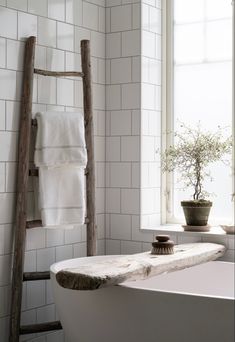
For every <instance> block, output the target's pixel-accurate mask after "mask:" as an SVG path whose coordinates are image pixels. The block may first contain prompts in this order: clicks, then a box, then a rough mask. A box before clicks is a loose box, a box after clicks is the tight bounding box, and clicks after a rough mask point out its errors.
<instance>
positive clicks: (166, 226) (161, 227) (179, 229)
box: [142, 224, 235, 239]
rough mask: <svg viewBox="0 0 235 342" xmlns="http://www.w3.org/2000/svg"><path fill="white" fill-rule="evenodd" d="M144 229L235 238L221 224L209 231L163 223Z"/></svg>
mask: <svg viewBox="0 0 235 342" xmlns="http://www.w3.org/2000/svg"><path fill="white" fill-rule="evenodd" d="M142 230H143V231H144V230H148V231H161V232H164V233H179V234H184V235H187V236H190V235H194V236H195V235H196V236H211V235H214V236H228V237H230V238H233V239H234V238H235V235H234V234H227V233H226V232H225V231H224V230H223V229H222V228H221V227H219V226H212V227H211V229H210V231H209V232H189V231H184V229H183V228H182V226H181V225H180V224H163V225H159V226H157V227H155V228H152V229H150V228H148V229H144V228H142Z"/></svg>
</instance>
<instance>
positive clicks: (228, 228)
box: [220, 225, 235, 234]
mask: <svg viewBox="0 0 235 342" xmlns="http://www.w3.org/2000/svg"><path fill="white" fill-rule="evenodd" d="M220 227H221V228H223V230H224V231H225V232H226V233H227V234H235V226H226V225H223V226H220Z"/></svg>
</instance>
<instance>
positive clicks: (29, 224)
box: [26, 220, 42, 229]
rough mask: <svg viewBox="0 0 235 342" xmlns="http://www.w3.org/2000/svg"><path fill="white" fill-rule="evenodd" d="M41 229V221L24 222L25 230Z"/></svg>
mask: <svg viewBox="0 0 235 342" xmlns="http://www.w3.org/2000/svg"><path fill="white" fill-rule="evenodd" d="M37 227H42V221H41V220H33V221H27V222H26V228H27V229H30V228H37Z"/></svg>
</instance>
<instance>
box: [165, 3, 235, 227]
mask: <svg viewBox="0 0 235 342" xmlns="http://www.w3.org/2000/svg"><path fill="white" fill-rule="evenodd" d="M165 3H166V8H165V9H164V14H165V15H164V17H165V25H164V29H165V30H164V31H165V39H164V48H163V53H165V56H163V59H165V60H166V62H165V65H164V69H163V70H165V91H164V92H163V97H164V101H163V132H165V134H163V148H164V147H166V146H169V144H171V143H172V142H173V138H172V132H173V131H175V130H178V129H179V124H180V122H183V123H185V124H186V125H189V126H191V127H193V126H195V125H196V124H197V123H198V122H199V121H200V122H201V126H202V128H203V127H205V129H208V128H210V129H211V130H213V131H216V129H217V127H218V126H221V127H228V130H227V131H229V133H230V134H234V132H232V130H233V109H232V107H233V106H232V103H233V89H232V83H233V82H232V74H233V72H232V70H233V69H232V68H233V66H232V49H233V48H232V45H233V44H232V41H233V37H232V32H233V20H232V16H233V15H232V14H233V10H232V5H231V0H172V1H168V0H167V1H166V2H165ZM164 57H165V58H164ZM164 104H165V105H164ZM211 173H212V177H213V181H212V182H210V181H208V183H206V188H207V191H209V192H210V193H214V194H215V195H214V196H213V197H212V198H211V199H212V201H213V208H212V210H211V220H210V221H211V222H212V221H214V222H213V223H214V224H219V223H225V222H229V221H230V222H232V220H233V218H234V203H233V202H232V200H231V199H232V194H233V193H234V191H233V175H232V169H231V168H229V167H228V166H225V165H224V164H223V163H221V162H220V163H217V164H212V166H211ZM182 188H183V185H182V184H180V183H179V182H178V181H177V173H176V172H175V173H174V174H173V175H166V176H164V179H163V196H162V197H163V208H166V209H165V210H163V222H164V223H176V222H182V220H183V214H182V209H181V206H180V202H181V200H183V199H188V198H190V197H191V196H190V195H191V191H190V189H186V190H185V191H182Z"/></svg>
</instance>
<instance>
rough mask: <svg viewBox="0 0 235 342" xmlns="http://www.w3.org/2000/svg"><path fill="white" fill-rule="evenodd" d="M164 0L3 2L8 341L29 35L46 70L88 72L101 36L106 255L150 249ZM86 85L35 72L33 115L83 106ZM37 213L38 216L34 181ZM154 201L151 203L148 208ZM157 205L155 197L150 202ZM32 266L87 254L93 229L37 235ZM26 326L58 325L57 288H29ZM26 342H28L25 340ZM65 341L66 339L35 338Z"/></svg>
mask: <svg viewBox="0 0 235 342" xmlns="http://www.w3.org/2000/svg"><path fill="white" fill-rule="evenodd" d="M161 11H162V10H161V1H159V0H106V1H105V0H0V341H1V342H6V341H7V334H8V324H9V322H8V315H9V294H10V292H9V291H10V285H9V284H10V269H11V256H12V254H11V253H12V228H13V221H14V199H15V171H16V162H17V141H18V140H17V139H18V125H19V104H20V90H21V87H20V85H21V79H22V62H23V49H24V39H25V37H27V36H29V35H36V36H37V49H36V66H37V67H38V68H48V69H54V70H72V69H76V70H80V69H81V67H80V50H79V42H80V40H81V39H83V38H86V39H90V40H91V48H92V69H93V70H92V72H93V96H94V109H95V155H96V182H97V189H96V190H97V191H96V197H97V221H98V238H99V240H98V252H99V253H100V254H104V253H106V254H120V253H122V254H124V253H135V252H141V251H145V250H149V249H150V247H151V242H152V241H153V239H154V236H155V235H156V234H157V232H156V231H154V230H145V229H140V228H143V227H144V228H153V227H155V226H157V225H158V224H159V222H160V209H161V208H160V173H159V171H160V170H159V156H158V155H157V154H156V150H157V149H158V148H160V145H161V141H160V134H161V131H160V127H161V39H162V32H161ZM81 89H82V84H81V80H76V79H73V78H64V79H55V78H48V79H47V78H43V77H41V76H35V82H34V100H33V111H34V112H36V111H38V110H47V109H55V110H66V111H73V110H77V109H78V108H79V109H81V108H82V93H81ZM29 199H30V200H29V215H31V216H33V215H34V212H35V208H34V201H33V192H32V184H31V185H30V189H29ZM146 199H147V200H149V199H151V201H150V202H151V206H149V205H146V203H147V201H146ZM148 203H149V201H148ZM171 237H172V239H173V240H174V241H175V242H176V243H177V242H178V243H185V242H195V241H215V242H221V243H224V244H225V245H226V246H227V247H228V251H227V254H226V256H225V258H224V259H225V260H231V261H232V260H234V254H233V253H234V237H233V236H226V235H225V236H224V235H223V236H222V235H221V236H220V235H216V236H214V235H210V234H205V235H204V236H203V237H202V236H201V234H193V233H187V234H185V233H172V234H171ZM26 249H27V252H26V260H25V270H28V271H36V270H38V271H43V270H48V268H49V266H50V264H52V263H53V262H55V261H58V260H62V259H67V258H72V257H79V256H83V255H85V252H86V233H85V229H84V228H83V229H81V230H71V231H65V232H63V231H45V230H43V229H32V230H30V231H28V232H27V246H26ZM23 310H24V312H23V317H22V318H23V323H34V322H42V321H46V320H54V319H56V313H55V306H54V304H53V299H52V295H51V289H50V282H46V281H45V282H44V281H40V282H33V283H31V284H30V283H28V284H27V285H25V286H24V297H23ZM24 339H25V338H24ZM26 339H27V340H29V341H34V342H62V341H64V338H63V333H61V332H57V333H50V334H45V335H42V336H36V335H30V336H27V338H26Z"/></svg>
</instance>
